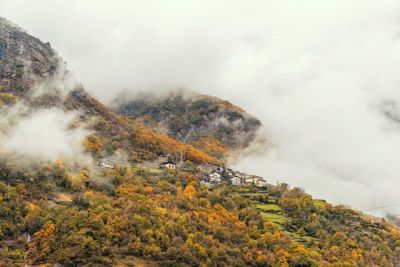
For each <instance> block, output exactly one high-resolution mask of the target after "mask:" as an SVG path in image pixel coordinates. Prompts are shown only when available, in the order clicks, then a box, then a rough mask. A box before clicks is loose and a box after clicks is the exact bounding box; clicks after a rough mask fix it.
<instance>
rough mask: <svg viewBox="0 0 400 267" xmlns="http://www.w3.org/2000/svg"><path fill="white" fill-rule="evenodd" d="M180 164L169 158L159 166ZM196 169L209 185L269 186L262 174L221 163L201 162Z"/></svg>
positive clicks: (166, 167)
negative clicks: (233, 168) (251, 172)
mask: <svg viewBox="0 0 400 267" xmlns="http://www.w3.org/2000/svg"><path fill="white" fill-rule="evenodd" d="M178 165H179V164H177V163H175V162H174V161H172V160H171V159H167V160H165V161H162V162H161V163H160V164H159V167H160V168H162V169H169V170H176V169H178V168H179V166H178ZM196 170H197V171H199V172H200V173H203V175H202V176H201V177H200V182H201V183H202V184H204V185H206V186H209V187H214V186H216V185H218V184H220V183H223V182H227V183H228V184H231V185H234V186H257V187H265V186H267V181H266V180H265V179H264V178H262V177H260V176H256V175H249V174H246V173H242V172H238V171H234V170H232V169H230V168H227V167H224V166H221V165H214V164H199V165H197V166H196Z"/></svg>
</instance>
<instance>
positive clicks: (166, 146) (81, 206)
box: [0, 19, 400, 266]
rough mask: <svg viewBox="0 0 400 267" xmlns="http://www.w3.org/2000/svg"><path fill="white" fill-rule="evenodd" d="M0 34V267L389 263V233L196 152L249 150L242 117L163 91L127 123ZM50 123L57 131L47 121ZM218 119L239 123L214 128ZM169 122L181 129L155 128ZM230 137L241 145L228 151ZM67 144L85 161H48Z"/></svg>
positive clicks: (58, 62) (27, 45) (19, 35)
mask: <svg viewBox="0 0 400 267" xmlns="http://www.w3.org/2000/svg"><path fill="white" fill-rule="evenodd" d="M0 29H1V31H0V44H1V46H0V47H1V48H0V56H1V58H0V66H1V67H0V77H1V80H0V84H1V91H0V100H1V102H0V103H1V104H0V114H1V119H0V126H1V127H0V266H397V265H398V263H399V262H400V230H399V228H398V227H397V226H395V225H393V224H391V223H389V222H387V221H385V220H384V219H380V218H375V217H372V216H368V215H366V214H363V213H362V212H359V211H356V210H353V209H351V208H349V207H345V206H340V205H339V206H334V205H331V204H329V203H327V202H326V201H324V200H320V199H314V198H313V197H312V196H311V195H309V194H307V193H306V192H305V191H304V190H303V189H300V188H291V187H290V186H289V185H287V184H278V185H271V184H270V183H266V182H265V179H266V180H267V182H268V177H265V178H262V177H258V176H256V175H251V174H246V173H242V172H240V171H237V170H232V169H231V168H229V166H226V165H227V164H226V163H225V162H224V157H223V156H222V155H218V156H219V158H216V156H213V155H210V154H209V153H211V152H213V153H215V150H212V149H207V148H203V149H205V150H206V151H204V150H203V149H201V147H202V146H201V145H196V142H200V141H199V140H201V139H202V138H204V137H207V138H212V139H214V141H213V142H215V143H217V144H218V146H221V147H222V146H223V147H228V148H229V149H240V148H241V147H245V146H246V145H248V143H249V142H250V141H251V140H252V138H253V137H254V136H255V133H256V129H257V128H258V127H259V122H258V121H257V120H256V119H254V118H252V117H251V116H250V115H247V114H246V113H245V112H244V111H242V110H241V109H240V108H237V107H235V106H233V105H232V104H230V103H228V102H224V101H222V100H219V99H216V98H212V97H208V96H199V95H194V96H193V95H192V96H190V97H189V99H187V93H185V95H184V96H183V93H173V94H172V95H169V96H163V97H162V98H161V100H160V99H157V100H156V103H159V104H160V105H159V109H156V108H155V107H154V104H152V103H153V102H152V101H150V100H140V101H139V102H137V101H138V100H134V103H136V104H134V105H132V102H131V104H129V107H130V108H128V109H127V110H130V111H129V112H130V113H131V115H130V116H131V118H128V117H126V116H124V115H121V114H122V113H123V111H122V110H125V108H122V109H121V110H119V112H121V114H117V113H115V112H114V111H112V110H110V109H109V108H107V107H106V106H105V105H103V104H101V103H100V102H99V101H97V100H96V99H95V98H94V97H92V96H90V95H89V94H88V93H87V92H86V91H85V90H84V87H83V86H82V85H80V84H79V83H76V82H74V81H73V79H72V80H71V77H70V74H69V72H68V71H67V70H66V67H65V65H64V64H63V63H62V62H63V61H62V59H61V58H60V57H59V56H58V55H57V53H56V52H54V50H53V49H52V48H51V47H50V45H48V44H44V43H42V42H41V41H40V40H38V39H36V38H34V37H31V36H30V35H28V34H27V33H25V32H24V31H23V30H21V29H20V28H19V27H17V26H16V25H14V24H12V23H11V22H8V21H7V20H5V19H2V20H0ZM135 101H136V102H135ZM198 101H199V102H198ZM170 102H171V103H170ZM138 103H142V104H138ZM196 103H198V104H196ZM135 105H136V106H138V108H137V110H136V108H134V107H135ZM121 107H124V106H121ZM177 110H178V111H177ZM39 111H40V112H39ZM37 114H40V116H37ZM43 114H44V115H45V116H43ZM49 114H50V115H52V114H55V115H57V116H55V118H56V119H57V120H50V122H51V123H48V121H47V119H48V115H49ZM132 114H135V115H132ZM146 116H148V117H147V118H146ZM153 116H154V118H152V117H153ZM192 116H193V118H196V119H193V120H192ZM66 118H68V119H66ZM221 118H224V119H223V120H226V121H228V122H230V123H231V122H235V121H237V120H239V122H238V123H237V125H239V126H238V127H237V128H235V127H233V128H230V127H232V126H229V127H228V129H226V128H224V127H226V124H224V125H223V126H221V125H219V124H218V123H217V124H216V125H217V126H215V123H213V122H214V121H218V120H219V119H221ZM174 119H176V120H182V122H183V123H182V125H179V124H175V125H178V126H179V127H181V126H182V127H181V128H179V127H178V128H176V129H175V128H169V127H168V126H165V122H166V121H169V122H171V121H173V120H174ZM152 120H154V121H152ZM63 122H64V124H63ZM60 123H61V126H62V127H59V124H60ZM21 124H22V126H23V127H21ZM192 124H193V125H192ZM234 124H235V123H234ZM210 125H214V126H215V128H213V127H210ZM228 125H230V124H229V123H228ZM246 125H247V126H246ZM249 125H250V126H249ZM82 127H83V129H81V130H82V131H79V134H78V135H76V134H74V133H75V132H74V131H75V130H77V129H80V128H82ZM247 127H248V128H247ZM34 128H38V129H36V130H35V129H34ZM177 129H179V130H177ZM190 129H193V132H194V131H195V130H198V131H199V133H194V134H188V133H189V132H190V131H191V130H190ZM206 129H209V131H210V133H211V134H210V136H205V133H206ZM247 130H248V131H249V133H247ZM221 131H222V132H221ZM236 131H237V132H238V133H241V132H242V133H244V136H245V138H243V139H240V138H237V136H233V137H232V139H233V140H227V138H228V137H229V135H230V134H231V133H236ZM163 132H165V133H167V134H168V135H166V134H164V133H163ZM37 133H39V137H42V136H44V137H45V138H37V137H38V136H36V135H37ZM49 133H56V135H55V137H56V138H54V135H49ZM64 135H65V136H64ZM21 136H22V137H21ZM251 136H253V137H251ZM65 137H66V138H65ZM71 137H72V138H73V139H74V138H79V140H71ZM185 137H187V138H186V139H185ZM80 138H82V139H80ZM175 138H177V139H178V138H179V139H181V140H177V139H175ZM228 139H229V138H228ZM71 141H78V143H79V146H80V147H82V149H83V151H80V152H79V154H76V153H75V152H76V151H75V152H74V153H70V154H68V153H67V154H66V155H67V156H65V155H64V156H63V157H61V158H57V157H56V158H52V157H45V155H46V154H47V153H46V152H48V151H47V150H51V149H53V147H55V148H60V147H61V149H62V150H67V151H69V149H70V145H71V146H72V143H70V142H71ZM182 141H184V142H182ZM35 142H39V150H35V149H34V148H35V146H34V145H37V144H32V143H35ZM49 142H51V144H50V145H48V143H49ZM64 142H65V144H64ZM73 143H76V142H73ZM195 146H196V147H197V148H196V147H195ZM10 148H12V149H11V150H10ZM27 150H28V152H31V153H32V151H33V152H35V153H36V154H33V155H32V154H24V153H25V152H27ZM22 152H24V153H22ZM21 153H22V154H21ZM167 156H169V158H168V157H167ZM82 157H84V158H89V159H90V160H88V161H86V160H81V159H82ZM181 158H182V161H181V162H175V163H176V164H175V163H174V162H173V161H174V160H177V159H179V160H180V159H181ZM164 159H165V160H168V164H164V165H163V164H161V165H160V164H159V163H161V161H160V160H164ZM93 163H95V164H93ZM321 179H323V177H321Z"/></svg>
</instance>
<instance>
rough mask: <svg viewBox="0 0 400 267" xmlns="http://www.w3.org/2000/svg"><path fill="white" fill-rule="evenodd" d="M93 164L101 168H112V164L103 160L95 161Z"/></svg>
mask: <svg viewBox="0 0 400 267" xmlns="http://www.w3.org/2000/svg"><path fill="white" fill-rule="evenodd" d="M95 165H97V166H99V167H101V168H107V169H113V168H114V165H112V164H109V163H105V162H97V163H95Z"/></svg>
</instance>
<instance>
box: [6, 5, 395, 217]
mask: <svg viewBox="0 0 400 267" xmlns="http://www.w3.org/2000/svg"><path fill="white" fill-rule="evenodd" d="M0 16H4V17H6V18H8V19H10V20H12V21H13V22H15V23H17V24H19V25H20V26H21V27H22V28H25V29H26V30H28V32H29V33H31V34H32V35H34V36H37V37H39V38H40V39H41V40H43V41H50V42H51V44H52V45H53V47H54V48H55V49H56V50H57V51H59V53H60V55H61V56H62V57H63V58H64V59H65V60H66V61H67V62H68V65H69V68H70V69H71V70H73V71H74V72H75V75H76V77H77V78H78V80H80V81H82V82H83V83H84V84H85V86H86V87H87V89H88V91H90V92H91V93H92V94H94V95H95V96H97V97H99V98H100V99H101V100H103V101H104V102H107V101H109V100H110V99H111V98H112V97H113V96H115V95H116V94H118V93H120V92H121V91H123V90H128V91H132V92H136V91H142V90H154V91H162V90H166V89H171V88H176V87H185V88H187V89H190V90H197V91H200V92H204V93H209V94H213V95H216V96H219V97H221V98H224V99H228V100H230V101H232V102H233V103H235V104H238V105H239V106H241V107H243V108H245V109H246V110H248V111H249V112H250V113H252V114H253V115H255V116H257V117H258V118H260V119H261V120H262V122H263V124H264V129H263V133H264V134H266V135H267V136H268V138H269V139H270V140H271V142H273V143H274V144H275V145H276V149H273V150H269V151H266V152H265V154H264V155H263V156H252V157H247V158H245V159H243V161H242V162H241V163H240V164H239V165H238V167H239V168H241V169H243V170H247V171H249V172H252V173H257V174H260V175H264V176H265V177H266V178H268V179H269V180H270V181H272V182H274V181H281V182H287V183H289V184H291V185H296V186H301V187H303V188H305V189H306V191H307V192H309V193H312V194H313V195H314V196H316V197H320V198H325V199H327V200H329V201H333V202H334V203H342V204H349V205H352V206H354V207H356V208H359V209H367V208H370V207H374V206H382V205H386V204H393V203H400V194H399V193H398V188H399V187H400V129H399V126H397V125H395V124H393V123H392V122H390V121H389V120H387V119H386V118H385V117H384V116H383V115H382V113H381V112H380V105H381V104H382V102H383V101H386V100H392V101H395V102H397V101H400V95H399V94H400V90H399V89H398V88H399V85H400V75H399V74H398V71H399V65H400V39H399V38H400V2H399V1H394V0H386V1H376V0H375V1H369V0H360V1H358V0H347V1H344V0H343V1H340V0H338V1H321V0H309V1H301V0H298V1H295V0H293V1H284V0H276V1H268V0H266V1H233V0H231V1H196V2H195V1H122V0H120V1H118V0H117V1H115V0H113V1H99V0H97V1H95V0H90V1H89V0H83V1H77V0H58V1H54V0H35V1H31V0H0ZM391 211H392V212H394V213H400V206H399V207H395V208H392V209H391Z"/></svg>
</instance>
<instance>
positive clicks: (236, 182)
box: [231, 176, 242, 185]
mask: <svg viewBox="0 0 400 267" xmlns="http://www.w3.org/2000/svg"><path fill="white" fill-rule="evenodd" d="M231 184H232V185H241V184H242V181H241V179H240V178H239V177H237V176H235V177H233V178H232V179H231Z"/></svg>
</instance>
